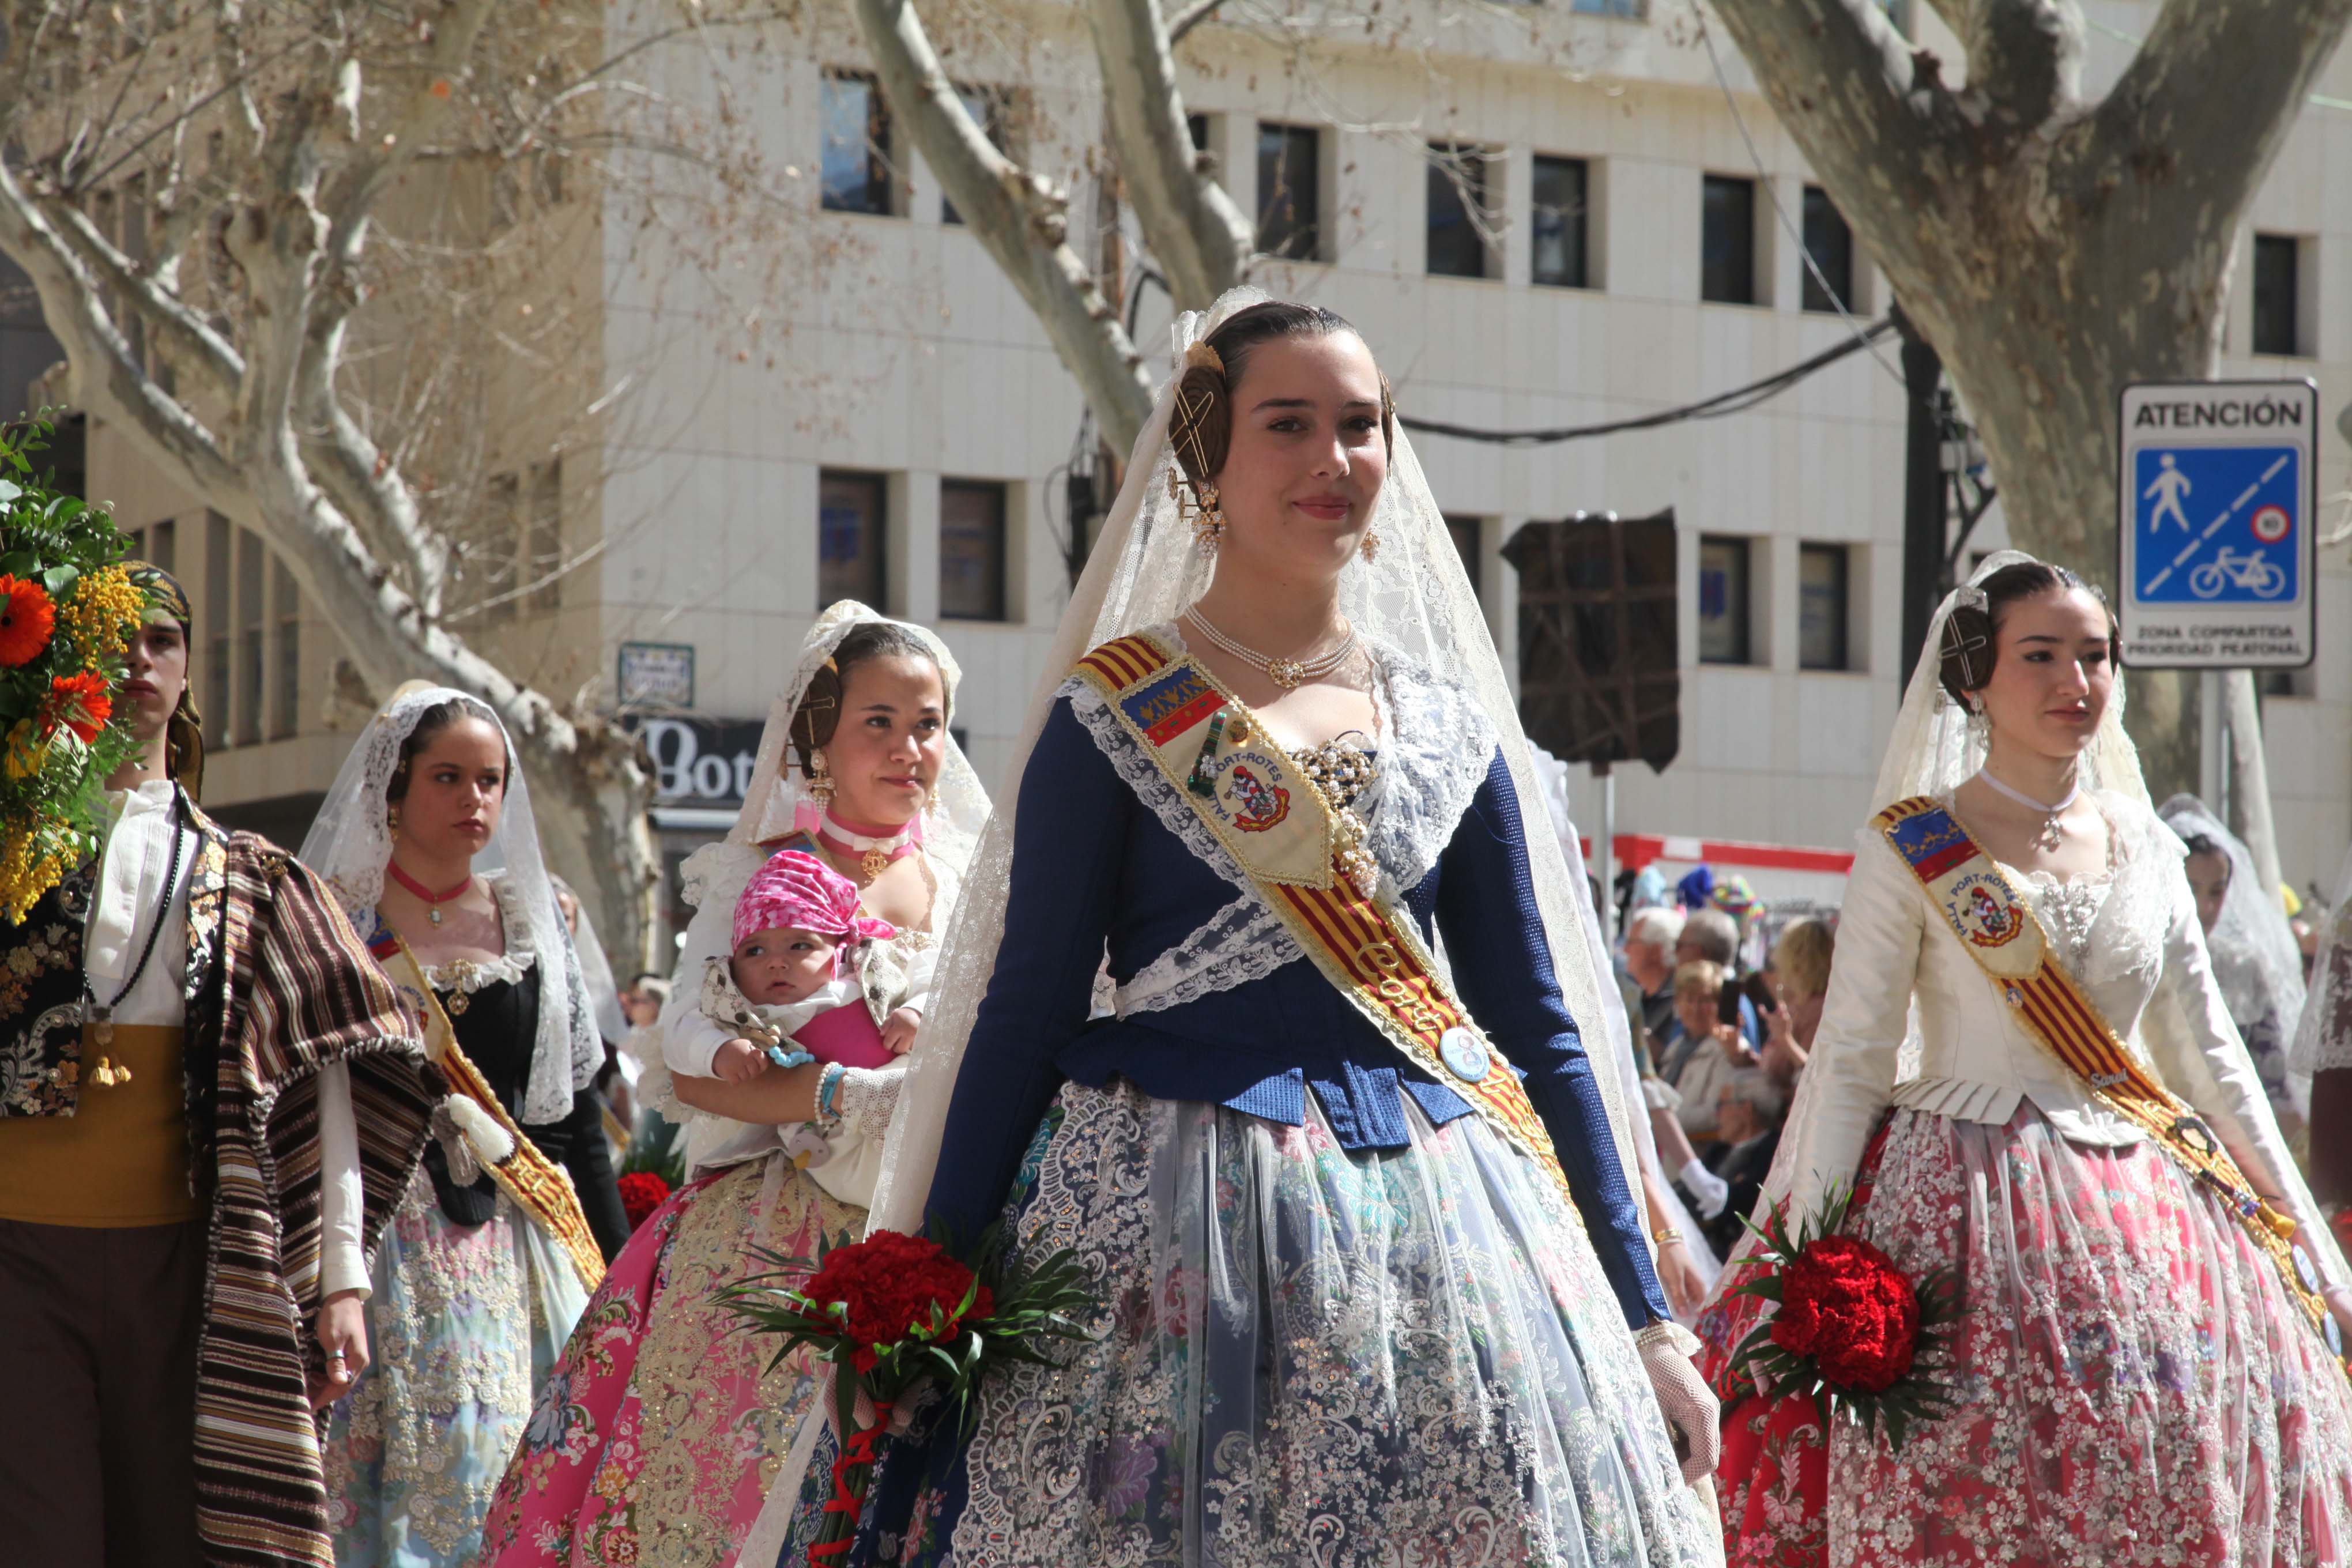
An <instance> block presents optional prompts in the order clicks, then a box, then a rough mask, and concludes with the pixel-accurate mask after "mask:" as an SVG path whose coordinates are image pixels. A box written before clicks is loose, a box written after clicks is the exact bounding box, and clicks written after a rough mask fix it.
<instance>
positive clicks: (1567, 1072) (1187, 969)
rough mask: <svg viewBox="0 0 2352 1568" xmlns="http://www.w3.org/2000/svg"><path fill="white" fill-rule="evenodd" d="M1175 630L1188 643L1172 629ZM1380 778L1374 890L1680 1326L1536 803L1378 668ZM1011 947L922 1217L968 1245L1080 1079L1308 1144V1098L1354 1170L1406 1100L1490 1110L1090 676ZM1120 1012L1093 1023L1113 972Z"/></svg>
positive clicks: (974, 1040)
mask: <svg viewBox="0 0 2352 1568" xmlns="http://www.w3.org/2000/svg"><path fill="white" fill-rule="evenodd" d="M1153 630H1154V632H1155V634H1156V635H1158V636H1159V637H1162V638H1163V639H1165V640H1168V641H1171V642H1175V641H1177V640H1178V639H1176V638H1175V637H1174V634H1173V632H1172V630H1171V628H1166V627H1155V628H1153ZM1375 657H1376V658H1377V660H1378V665H1379V676H1378V679H1376V680H1375V682H1374V693H1373V695H1374V702H1375V706H1376V708H1377V710H1379V712H1380V714H1381V720H1380V724H1379V732H1378V733H1377V735H1376V736H1374V737H1371V739H1372V740H1373V742H1374V745H1373V746H1370V747H1365V748H1363V749H1365V750H1368V751H1374V750H1376V753H1377V754H1376V757H1375V759H1374V763H1373V766H1372V769H1371V772H1372V777H1371V779H1370V782H1369V784H1368V785H1367V786H1366V787H1365V788H1364V790H1363V793H1362V794H1361V795H1360V797H1359V798H1358V800H1357V802H1356V807H1355V808H1356V810H1357V811H1358V812H1359V814H1360V815H1361V816H1363V818H1364V820H1365V822H1366V824H1367V826H1368V827H1369V829H1370V838H1369V846H1370V850H1371V852H1372V854H1373V856H1374V858H1376V859H1377V861H1378V863H1379V869H1380V875H1381V887H1382V889H1384V892H1385V894H1386V895H1387V896H1389V897H1391V898H1393V899H1395V900H1398V901H1399V902H1400V903H1402V906H1403V908H1404V910H1406V912H1407V913H1408V914H1409V916H1410V917H1411V918H1412V920H1413V921H1415V923H1416V924H1417V925H1418V926H1419V928H1420V930H1421V931H1422V932H1423V935H1424V936H1425V937H1426V938H1428V939H1429V940H1430V942H1431V945H1432V947H1433V949H1434V950H1435V951H1436V952H1437V953H1438V957H1439V962H1440V965H1441V967H1442V968H1444V969H1445V970H1446V971H1447V973H1448V975H1449V978H1450V979H1451V980H1452V982H1453V984H1454V988H1455V990H1456V991H1457V993H1458V994H1459V995H1460V997H1461V999H1462V1001H1463V1002H1464V1004H1465V1005H1466V1007H1467V1009H1468V1010H1469V1012H1470V1014H1471V1015H1472V1016H1474V1017H1475V1019H1476V1020H1477V1021H1478V1023H1479V1024H1480V1026H1482V1027H1483V1028H1484V1029H1485V1030H1486V1033H1487V1035H1488V1036H1489V1037H1491V1038H1492V1039H1493V1040H1494V1042H1495V1044H1496V1047H1498V1048H1499V1049H1500V1050H1501V1052H1502V1054H1503V1055H1504V1056H1505V1057H1506V1058H1507V1059H1508V1060H1509V1061H1510V1062H1511V1063H1512V1064H1513V1065H1514V1066H1515V1067H1516V1068H1518V1069H1519V1070H1520V1072H1521V1073H1522V1074H1523V1075H1524V1076H1525V1079H1526V1082H1527V1088H1528V1097H1529V1099H1530V1100H1532V1101H1533V1103H1534V1105H1535V1108H1536V1110H1537V1111H1538V1115H1540V1116H1541V1117H1542V1118H1543V1120H1544V1121H1545V1123H1546V1125H1547V1127H1548V1128H1549V1130H1550V1131H1551V1134H1552V1142H1553V1144H1554V1147H1555V1148H1556V1150H1557V1151H1558V1152H1559V1157H1560V1161H1561V1163H1562V1166H1563V1168H1564V1169H1565V1171H1566V1172H1567V1173H1568V1176H1569V1179H1570V1187H1571V1190H1573V1191H1574V1192H1575V1194H1576V1197H1577V1202H1578V1206H1579V1208H1580V1211H1581V1213H1582V1215H1583V1219H1584V1223H1585V1226H1586V1229H1587V1231H1588V1232H1589V1233H1590V1234H1591V1236H1592V1237H1593V1239H1594V1245H1595V1247H1596V1249H1597V1250H1598V1251H1599V1253H1600V1255H1601V1261H1602V1264H1603V1267H1604V1268H1606V1269H1607V1271H1608V1273H1609V1275H1610V1279H1611V1282H1612V1286H1614V1287H1615V1289H1616V1291H1617V1294H1618V1298H1619V1301H1620V1304H1621V1306H1622V1307H1623V1309H1624V1310H1625V1313H1626V1316H1627V1319H1628V1321H1629V1322H1631V1323H1633V1324H1635V1325H1639V1324H1642V1323H1644V1322H1647V1321H1649V1320H1650V1318H1651V1317H1653V1316H1656V1317H1664V1316H1666V1315H1668V1314H1667V1309H1666V1307H1665V1304H1664V1295H1663V1293H1662V1292H1661V1291H1660V1290H1659V1289H1658V1287H1657V1284H1656V1282H1655V1279H1654V1275H1653V1273H1652V1271H1651V1268H1650V1262H1649V1256H1648V1252H1647V1250H1646V1247H1644V1245H1643V1239H1642V1227H1641V1223H1640V1216H1639V1214H1638V1211H1637V1208H1636V1205H1634V1203H1633V1198H1632V1195H1631V1189H1630V1188H1629V1186H1628V1185H1627V1183H1626V1180H1625V1176H1624V1173H1623V1171H1622V1168H1621V1167H1620V1165H1619V1163H1618V1161H1617V1158H1616V1155H1615V1143H1614V1140H1613V1137H1612V1133H1611V1131H1610V1127H1609V1122H1608V1116H1607V1111H1606V1108H1605V1105H1604V1103H1603V1101H1602V1100H1601V1094H1600V1091H1599V1088H1598V1086H1597V1085H1596V1084H1595V1083H1594V1081H1593V1078H1592V1066H1591V1061H1590V1059H1589V1058H1587V1057H1586V1055H1585V1053H1584V1048H1583V1044H1582V1041H1581V1040H1580V1037H1579V1036H1578V1034H1577V1029H1576V1026H1575V1024H1574V1022H1573V1021H1572V1020H1571V1019H1570V1017H1569V1016H1568V1012H1567V1009H1566V1007H1565V1005H1563V1004H1562V1002H1561V1000H1560V995H1559V985H1558V983H1557V981H1556V979H1555V978H1554V975H1553V972H1552V967H1551V955H1550V952H1549V947H1548V945H1547V942H1546V939H1545V936H1544V931H1543V927H1542V923H1541V921H1540V920H1539V919H1538V917H1537V915H1536V912H1535V910H1536V904H1535V895H1534V888H1533V882H1532V878H1531V875H1530V872H1529V870H1528V860H1527V849H1526V842H1525V839H1524V837H1523V836H1522V827H1521V823H1520V819H1519V811H1518V797H1517V792H1516V790H1515V789H1514V788H1513V786H1512V784H1511V780H1510V773H1509V770H1508V769H1507V767H1506V766H1505V764H1504V761H1503V757H1502V753H1501V752H1500V751H1499V749H1498V747H1497V742H1496V729H1495V726H1494V724H1493V722H1492V721H1490V720H1489V719H1488V717H1487V716H1486V713H1485V711H1484V710H1482V709H1481V708H1480V707H1479V705H1478V704H1477V702H1476V701H1475V699H1474V698H1472V697H1471V696H1470V694H1469V693H1468V692H1467V691H1466V690H1465V689H1463V688H1461V687H1459V686H1457V685H1455V684H1454V683H1453V682H1451V681H1449V680H1447V679H1444V678H1443V677H1442V676H1440V675H1438V674H1437V673H1436V672H1434V671H1432V670H1430V669H1428V668H1425V667H1423V666H1421V665H1419V664H1417V663H1415V662H1414V661H1412V660H1411V659H1409V658H1405V657H1404V656H1402V655H1401V654H1398V653H1396V652H1394V651H1393V650H1389V649H1375ZM1013 821H1014V841H1013V866H1012V883H1011V888H1010V889H1009V895H1008V899H1007V903H1006V909H1005V924H1004V937H1003V942H1002V944H1001V945H1000V947H999V949H998V953H997V960H996V968H995V972H994V973H993V975H992V977H991V980H990V983H989V986H988V991H987V994H986V996H985V997H984V999H983V1000H982V1005H981V1008H980V1012H979V1016H978V1018H977V1020H976V1021H975V1024H974V1026H973V1030H972V1035H971V1041H970V1044H969V1045H968V1046H967V1047H966V1048H965V1053H964V1058H963V1070H962V1073H961V1077H960V1079H959V1081H958V1083H957V1085H956V1091H955V1096H954V1100H953V1101H952V1103H951V1105H950V1110H949V1113H948V1121H947V1126H946V1130H945V1133H944V1136H943V1139H942V1142H941V1148H940V1157H939V1167H938V1168H939V1171H940V1175H939V1177H938V1178H937V1180H935V1182H934V1184H933V1186H932V1189H931V1193H930V1200H929V1206H930V1209H931V1212H932V1215H933V1216H934V1217H936V1218H940V1219H942V1220H944V1221H945V1222H946V1223H947V1224H949V1225H950V1226H953V1227H954V1228H955V1229H956V1231H957V1233H958V1234H976V1233H977V1232H978V1230H979V1228H980V1227H981V1226H983V1225H985V1224H986V1223H987V1222H988V1221H990V1220H991V1219H992V1218H994V1217H995V1206H996V1205H998V1204H999V1203H1000V1202H1001V1201H1002V1199H1003V1194H1004V1192H1005V1190H1006V1188H1007V1187H1008V1185H1009V1184H1010V1183H1011V1180H1012V1177H1013V1171H1014V1168H1015V1166H1016V1165H1017V1163H1018V1161H1019V1157H1020V1153H1021V1151H1022V1149H1023V1148H1024V1146H1025V1145H1026V1144H1027V1142H1028V1140H1029V1137H1030V1134H1031V1133H1032V1131H1034V1129H1035V1127H1036V1125H1037V1121H1038V1119H1039V1118H1040V1117H1041V1116H1042V1115H1044V1113H1045V1109H1046V1107H1047V1105H1048V1104H1049V1103H1050V1101H1051V1100H1052V1097H1053V1094H1054V1092H1055V1089H1056V1088H1057V1086H1058V1085H1059V1083H1060V1082H1061V1081H1062V1080H1063V1079H1073V1080H1076V1081H1077V1082H1080V1083H1085V1084H1089V1085H1094V1086H1102V1085H1105V1084H1108V1082H1109V1080H1110V1079H1112V1078H1114V1077H1118V1078H1124V1079H1127V1080H1129V1082H1131V1083H1133V1084H1135V1085H1136V1086H1137V1087H1138V1088H1139V1089H1142V1090H1143V1091H1144V1092H1145V1093H1146V1094H1148V1095H1150V1096H1152V1097H1154V1098H1156V1099H1160V1100H1195V1101H1210V1102H1213V1103H1217V1104H1221V1105H1223V1106H1226V1107H1229V1108H1231V1109H1233V1110H1240V1111H1243V1112H1245V1113H1247V1114H1249V1115H1252V1116H1256V1117H1260V1118H1263V1119H1265V1120H1266V1121H1276V1122H1282V1123H1286V1124H1288V1125H1292V1126H1297V1125H1301V1124H1303V1123H1304V1122H1305V1121H1306V1120H1307V1118H1306V1097H1307V1095H1308V1094H1310V1093H1311V1094H1313V1095H1314V1096H1315V1097H1316V1099H1317V1100H1318V1102H1319V1103H1320V1105H1321V1107H1322V1110H1323V1111H1324V1114H1325V1120H1326V1121H1328V1123H1329V1125H1330V1128H1331V1131H1332V1135H1333V1136H1334V1137H1335V1138H1336V1139H1337V1141H1338V1142H1339V1143H1340V1145H1341V1146H1342V1147H1344V1148H1349V1149H1382V1148H1400V1147H1403V1146H1405V1145H1406V1144H1407V1143H1408V1142H1410V1135H1409V1132H1408V1121H1409V1118H1408V1114H1407V1110H1406V1107H1407V1105H1408V1103H1410V1104H1411V1105H1412V1106H1414V1107H1416V1108H1417V1109H1418V1110H1419V1111H1420V1113H1421V1114H1422V1115H1423V1116H1424V1117H1426V1118H1427V1120H1428V1121H1431V1122H1433V1123H1436V1124H1440V1125H1443V1124H1444V1123H1445V1122H1448V1121H1454V1119H1456V1118H1459V1117H1462V1116H1466V1115H1470V1114H1473V1111H1472V1109H1471V1107H1470V1106H1469V1104H1468V1103H1467V1102H1466V1101H1465V1100H1464V1099H1463V1098H1462V1097H1461V1096H1460V1095H1459V1094H1457V1093H1455V1092H1454V1089H1452V1088H1450V1087H1448V1085H1447V1084H1446V1083H1444V1082H1440V1081H1437V1079H1435V1078H1433V1076H1432V1075H1431V1074H1429V1073H1428V1072H1426V1071H1424V1070H1423V1069H1422V1068H1419V1067H1418V1066H1417V1065H1415V1064H1414V1063H1412V1061H1410V1060H1409V1059H1408V1058H1405V1057H1404V1056H1403V1055H1402V1053H1400V1052H1399V1051H1398V1050H1397V1048H1396V1047H1394V1046H1392V1045H1391V1044H1390V1043H1389V1041H1388V1040H1387V1039H1386V1038H1384V1037H1382V1036H1381V1034H1380V1033H1379V1032H1378V1030H1377V1029H1375V1028H1374V1027H1373V1026H1372V1025H1371V1024H1370V1022H1369V1021H1368V1020H1367V1019H1366V1018H1364V1016H1362V1015H1360V1014H1359V1013H1358V1012H1356V1011H1355V1009H1354V1007H1353V1006H1352V1005H1350V1004H1349V1001H1348V999H1347V998H1346V997H1345V996H1344V995H1343V994H1341V993H1340V992H1339V991H1338V990H1337V989H1335V988H1334V986H1333V985H1332V984H1331V983H1330V982H1329V981H1328V979H1326V978H1325V977H1324V975H1323V973H1322V972H1321V971H1320V970H1318V968H1317V967H1316V966H1315V965H1314V963H1312V962H1311V961H1310V960H1309V959H1308V958H1307V954H1306V953H1305V952H1304V951H1303V950H1302V949H1301V948H1300V947H1299V945H1298V942H1297V940H1296V939H1295V938H1294V937H1293V936H1292V935H1291V934H1290V932H1289V931H1288V930H1287V929H1286V927H1285V926H1283V925H1282V924H1281V923H1280V922H1279V921H1278V920H1277V918H1276V916H1275V914H1274V912H1273V911H1272V910H1271V909H1270V908H1269V907H1268V906H1267V904H1266V902H1265V899H1264V897H1263V896H1262V895H1261V894H1260V893H1259V892H1258V890H1257V889H1256V887H1255V884H1254V883H1253V882H1252V881H1251V880H1250V879H1248V877H1247V876H1246V874H1245V873H1244V872H1243V871H1242V870H1241V868H1240V867H1239V866H1238V865H1237V864H1236V863H1235V862H1234V858H1233V857H1232V856H1231V855H1230V854H1229V853H1228V852H1227V851H1226V850H1225V849H1224V848H1223V846H1222V845H1221V844H1219V842H1218V841H1217V839H1216V838H1215V837H1214V836H1213V834H1212V833H1211V832H1210V831H1209V829H1208V828H1207V827H1206V826H1204V825H1203V824H1202V821H1201V818H1200V817H1199V816H1198V815H1197V814H1196V813H1195V812H1194V810H1193V808H1192V806H1191V805H1189V804H1187V802H1186V801H1185V799H1184V798H1183V797H1182V796H1181V795H1179V793H1178V789H1177V786H1176V785H1175V784H1171V782H1170V781H1169V780H1168V778H1167V777H1166V776H1165V775H1164V774H1162V773H1160V770H1159V768H1158V766H1157V765H1156V764H1155V763H1153V761H1152V760H1151V759H1150V757H1149V756H1147V755H1146V754H1145V753H1144V752H1142V750H1141V749H1140V748H1139V747H1138V746H1137V745H1136V744H1135V743H1134V742H1133V741H1132V740H1131V739H1130V738H1129V735H1128V733H1127V732H1126V731H1125V730H1123V729H1122V728H1121V727H1120V726H1119V723H1118V720H1117V718H1116V716H1115V715H1113V714H1112V713H1111V712H1110V711H1109V710H1108V708H1107V706H1106V705H1105V703H1104V702H1103V700H1101V698H1100V697H1099V696H1098V695H1097V693H1096V691H1095V689H1094V688H1093V687H1092V686H1090V685H1088V684H1087V683H1086V682H1085V681H1083V680H1080V679H1073V680H1072V681H1070V682H1069V683H1067V684H1066V685H1065V686H1064V687H1063V688H1062V689H1061V690H1060V691H1059V692H1058V693H1057V695H1056V700H1055V705H1054V708H1053V710H1052V711H1051V713H1050V714H1049V716H1048V718H1047V720H1046V722H1045V728H1044V730H1043V731H1042V732H1041V733H1040V735H1039V737H1038V740H1037V743H1036V746H1035V748H1034V751H1033V752H1032V753H1031V756H1030V760H1029V763H1028V768H1027V771H1026V773H1024V776H1023V779H1022V784H1021V796H1020V802H1019V805H1018V806H1017V809H1016V812H1015V815H1014V819H1013ZM1104 969H1107V970H1108V974H1109V977H1110V979H1111V981H1112V983H1113V985H1114V995H1115V997H1116V1008H1115V1016H1110V1017H1104V1018H1095V1019H1093V1020H1091V1021H1090V1020H1089V1016H1088V1015H1089V1012H1090V1008H1091V1002H1092V998H1093V995H1094V990H1095V986H1094V982H1095V977H1096V975H1097V971H1099V970H1104Z"/></svg>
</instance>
